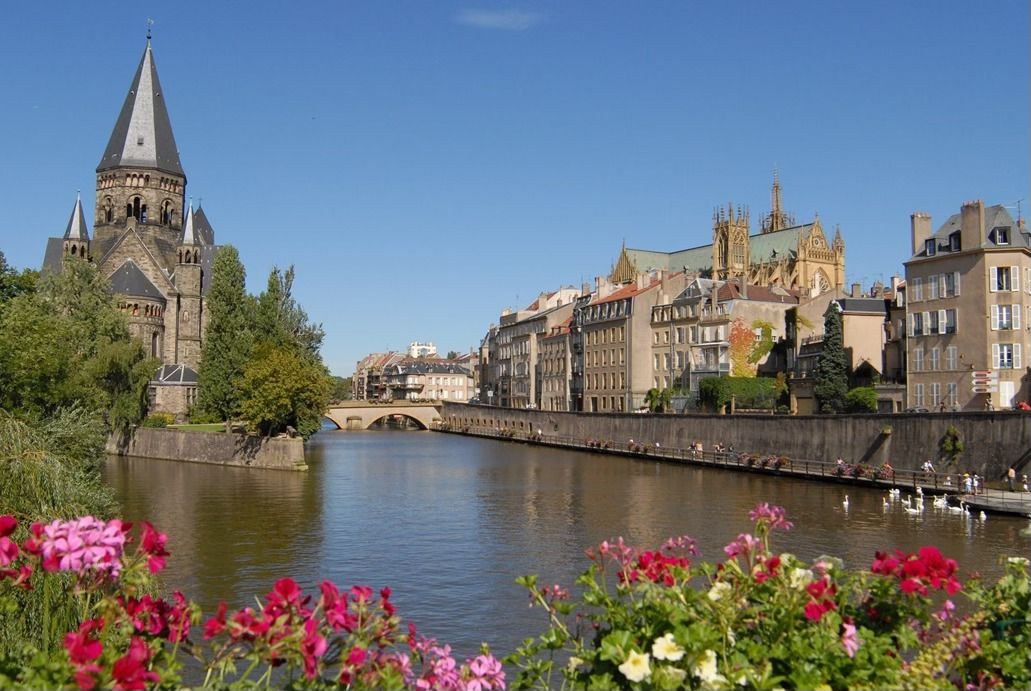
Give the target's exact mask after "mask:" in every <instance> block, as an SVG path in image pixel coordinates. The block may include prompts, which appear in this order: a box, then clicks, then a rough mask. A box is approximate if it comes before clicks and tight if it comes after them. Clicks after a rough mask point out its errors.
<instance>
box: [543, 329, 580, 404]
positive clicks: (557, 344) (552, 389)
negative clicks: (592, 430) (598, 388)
mask: <svg viewBox="0 0 1031 691" xmlns="http://www.w3.org/2000/svg"><path fill="white" fill-rule="evenodd" d="M572 323H573V317H572V316H570V317H569V318H567V319H566V320H565V321H563V322H562V323H560V324H557V325H555V326H553V327H552V328H551V331H550V332H549V333H548V334H547V335H545V336H542V338H541V340H540V364H539V365H538V369H539V371H540V373H541V386H540V388H541V403H540V408H541V410H571V409H572V408H571V399H570V382H571V381H572V377H571V371H572V365H573V350H572V347H571V343H572V341H571V339H570V325H571V324H572Z"/></svg>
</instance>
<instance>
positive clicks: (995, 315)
mask: <svg viewBox="0 0 1031 691" xmlns="http://www.w3.org/2000/svg"><path fill="white" fill-rule="evenodd" d="M998 330H999V306H998V305H992V331H998Z"/></svg>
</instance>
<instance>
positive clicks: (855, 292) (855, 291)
mask: <svg viewBox="0 0 1031 691" xmlns="http://www.w3.org/2000/svg"><path fill="white" fill-rule="evenodd" d="M852 297H854V298H861V297H863V286H862V285H860V284H859V283H853V284H852Z"/></svg>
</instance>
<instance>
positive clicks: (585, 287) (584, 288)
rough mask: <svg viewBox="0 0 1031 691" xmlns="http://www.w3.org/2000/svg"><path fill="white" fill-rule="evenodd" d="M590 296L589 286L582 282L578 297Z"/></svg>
mask: <svg viewBox="0 0 1031 691" xmlns="http://www.w3.org/2000/svg"><path fill="white" fill-rule="evenodd" d="M590 294H591V284H590V283H588V282H587V281H584V283H583V285H582V286H580V295H590Z"/></svg>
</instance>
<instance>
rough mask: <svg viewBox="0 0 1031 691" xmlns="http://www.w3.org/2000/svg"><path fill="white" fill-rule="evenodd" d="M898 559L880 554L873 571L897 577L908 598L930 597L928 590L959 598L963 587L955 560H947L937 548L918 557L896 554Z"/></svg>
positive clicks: (921, 549) (923, 548)
mask: <svg viewBox="0 0 1031 691" xmlns="http://www.w3.org/2000/svg"><path fill="white" fill-rule="evenodd" d="M895 555H896V556H895V557H888V556H887V555H885V554H884V553H883V552H877V553H876V559H874V562H873V564H872V565H871V566H870V570H871V571H873V572H874V573H876V574H880V575H882V576H894V577H895V578H897V579H898V580H899V589H900V590H901V591H902V592H904V593H906V594H913V593H919V594H920V595H927V592H928V586H930V587H932V588H936V589H938V590H944V591H946V592H947V593H948V594H949V595H953V594H955V593H956V592H957V591H958V590H960V589H961V588H962V587H963V586H962V585H961V584H960V582H959V579H957V578H956V575H955V574H956V571H957V565H956V561H955V560H954V559H946V558H945V557H943V556H942V553H941V552H939V551H938V550H937V549H936V548H935V547H921V548H920V549H919V550H917V553H916V554H906V553H905V552H902V551H901V550H895Z"/></svg>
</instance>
